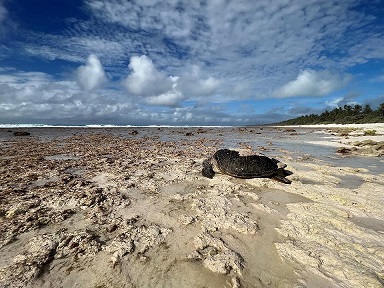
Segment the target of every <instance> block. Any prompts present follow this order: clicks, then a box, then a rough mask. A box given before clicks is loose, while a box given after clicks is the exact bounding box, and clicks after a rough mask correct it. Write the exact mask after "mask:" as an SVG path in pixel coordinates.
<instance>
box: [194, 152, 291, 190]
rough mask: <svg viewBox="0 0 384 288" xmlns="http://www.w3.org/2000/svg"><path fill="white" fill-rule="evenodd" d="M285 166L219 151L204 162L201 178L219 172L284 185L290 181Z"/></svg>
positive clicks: (274, 160) (262, 156)
mask: <svg viewBox="0 0 384 288" xmlns="http://www.w3.org/2000/svg"><path fill="white" fill-rule="evenodd" d="M286 166H287V165H286V164H283V163H281V162H279V161H278V160H276V159H273V158H269V157H267V156H264V155H250V156H240V154H239V152H238V151H234V150H229V149H220V150H218V151H216V153H215V154H213V156H212V157H210V158H208V159H206V160H204V162H203V170H202V171H201V172H202V174H203V176H205V177H208V178H213V176H215V172H221V173H223V174H227V175H230V176H233V177H237V178H246V179H247V178H261V177H265V178H271V179H274V180H277V181H280V182H283V183H285V184H290V183H291V181H290V180H288V179H287V178H285V176H287V175H289V173H287V172H286V171H285V170H284V168H285V167H286Z"/></svg>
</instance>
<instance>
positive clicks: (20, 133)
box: [13, 131, 31, 136]
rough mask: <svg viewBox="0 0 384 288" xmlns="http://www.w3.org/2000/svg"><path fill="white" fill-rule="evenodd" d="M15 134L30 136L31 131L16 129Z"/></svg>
mask: <svg viewBox="0 0 384 288" xmlns="http://www.w3.org/2000/svg"><path fill="white" fill-rule="evenodd" d="M13 135H15V136H29V135H31V133H29V132H26V131H16V132H13Z"/></svg>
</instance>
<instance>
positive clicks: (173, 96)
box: [146, 77, 184, 107]
mask: <svg viewBox="0 0 384 288" xmlns="http://www.w3.org/2000/svg"><path fill="white" fill-rule="evenodd" d="M171 80H172V81H173V82H174V83H173V85H172V90H171V91H168V92H165V93H163V94H160V95H157V96H151V97H149V98H148V99H147V100H146V102H147V103H148V104H151V105H160V106H169V107H176V106H178V104H179V103H180V101H182V100H183V99H184V95H183V93H182V92H181V91H179V90H178V89H177V83H176V82H177V80H178V77H172V78H171Z"/></svg>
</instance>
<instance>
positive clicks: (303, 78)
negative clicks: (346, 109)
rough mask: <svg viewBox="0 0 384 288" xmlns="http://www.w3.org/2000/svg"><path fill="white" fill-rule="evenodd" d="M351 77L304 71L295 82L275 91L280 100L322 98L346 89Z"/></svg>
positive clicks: (325, 72)
mask: <svg viewBox="0 0 384 288" xmlns="http://www.w3.org/2000/svg"><path fill="white" fill-rule="evenodd" d="M350 80H351V77H350V76H349V75H346V76H341V75H338V74H332V73H330V72H327V71H314V70H304V71H302V72H301V73H300V74H299V75H298V76H297V78H296V79H295V80H293V81H291V82H289V83H287V84H285V85H284V86H282V87H281V88H280V89H278V90H277V91H275V93H274V95H275V96H276V97H279V98H285V97H296V96H309V97H314V96H315V97H321V96H325V95H327V94H329V93H331V92H333V91H335V90H338V89H340V88H342V87H344V86H345V85H346V84H347V83H348V82H349V81H350Z"/></svg>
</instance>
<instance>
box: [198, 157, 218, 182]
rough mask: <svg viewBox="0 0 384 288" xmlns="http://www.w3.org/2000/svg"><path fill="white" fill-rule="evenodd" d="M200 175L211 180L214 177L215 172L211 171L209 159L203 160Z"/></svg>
mask: <svg viewBox="0 0 384 288" xmlns="http://www.w3.org/2000/svg"><path fill="white" fill-rule="evenodd" d="M201 174H203V176H204V177H207V178H210V179H212V178H213V176H215V171H213V167H212V163H211V161H210V159H207V160H204V162H203V170H201Z"/></svg>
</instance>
